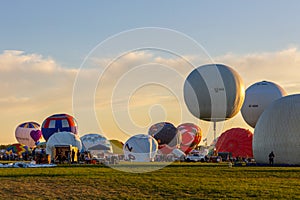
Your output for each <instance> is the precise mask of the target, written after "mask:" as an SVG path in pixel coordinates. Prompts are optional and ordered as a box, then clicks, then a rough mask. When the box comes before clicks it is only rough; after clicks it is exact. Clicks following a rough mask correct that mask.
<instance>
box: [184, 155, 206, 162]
mask: <svg viewBox="0 0 300 200" xmlns="http://www.w3.org/2000/svg"><path fill="white" fill-rule="evenodd" d="M185 161H186V162H205V156H204V155H201V154H188V155H187V156H186V157H185Z"/></svg>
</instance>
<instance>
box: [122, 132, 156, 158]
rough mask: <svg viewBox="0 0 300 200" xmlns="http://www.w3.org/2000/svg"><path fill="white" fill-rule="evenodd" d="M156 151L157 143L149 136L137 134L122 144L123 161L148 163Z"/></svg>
mask: <svg viewBox="0 0 300 200" xmlns="http://www.w3.org/2000/svg"><path fill="white" fill-rule="evenodd" d="M157 149H158V144H157V141H156V140H155V139H154V138H153V137H152V136H150V135H146V134H139V135H134V136H132V137H130V138H129V139H128V140H127V141H126V142H125V144H124V147H123V150H124V155H125V159H129V160H132V161H135V162H150V161H152V160H153V159H154V157H155V155H156V153H157Z"/></svg>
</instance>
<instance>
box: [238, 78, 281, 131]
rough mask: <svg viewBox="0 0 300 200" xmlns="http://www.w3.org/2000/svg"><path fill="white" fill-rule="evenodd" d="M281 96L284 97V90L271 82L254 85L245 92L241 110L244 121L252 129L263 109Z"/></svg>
mask: <svg viewBox="0 0 300 200" xmlns="http://www.w3.org/2000/svg"><path fill="white" fill-rule="evenodd" d="M283 96H286V92H285V91H284V89H283V88H282V87H280V86H279V85H277V84H275V83H273V82H269V81H261V82H257V83H254V84H253V85H251V86H250V87H248V88H247V90H246V96H245V101H244V104H243V106H242V109H241V113H242V116H243V118H244V120H245V121H246V122H247V124H248V125H250V126H251V127H252V128H254V127H255V125H256V122H257V120H258V118H259V117H260V115H261V114H262V113H263V111H264V109H265V108H267V107H268V105H270V104H271V103H272V102H273V101H274V100H276V99H279V98H281V97H283Z"/></svg>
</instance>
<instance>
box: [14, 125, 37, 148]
mask: <svg viewBox="0 0 300 200" xmlns="http://www.w3.org/2000/svg"><path fill="white" fill-rule="evenodd" d="M15 136H16V139H17V141H18V142H19V143H20V144H24V145H26V146H28V147H30V148H32V147H34V146H35V145H36V144H38V143H39V141H40V139H41V138H42V132H41V131H40V125H39V124H38V123H36V122H25V123H22V124H20V125H19V126H18V127H17V128H16V131H15Z"/></svg>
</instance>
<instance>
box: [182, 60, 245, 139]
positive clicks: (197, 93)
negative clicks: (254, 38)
mask: <svg viewBox="0 0 300 200" xmlns="http://www.w3.org/2000/svg"><path fill="white" fill-rule="evenodd" d="M244 98H245V89H244V84H243V81H242V79H241V77H240V76H239V74H238V73H237V72H236V71H234V70H233V69H232V68H230V67H228V66H226V65H222V64H207V65H203V66H200V67H198V68H196V69H195V70H193V71H192V72H191V73H190V74H189V75H188V77H187V78H186V80H185V83H184V100H185V104H186V106H187V108H188V109H189V111H190V112H191V113H192V115H194V116H195V117H197V118H199V119H201V120H205V121H212V122H214V130H215V129H216V128H215V123H216V122H218V121H223V120H226V119H229V118H232V117H234V116H235V115H236V114H237V113H238V112H239V111H240V109H241V107H242V105H243V102H244ZM214 138H216V133H215V135H214Z"/></svg>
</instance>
